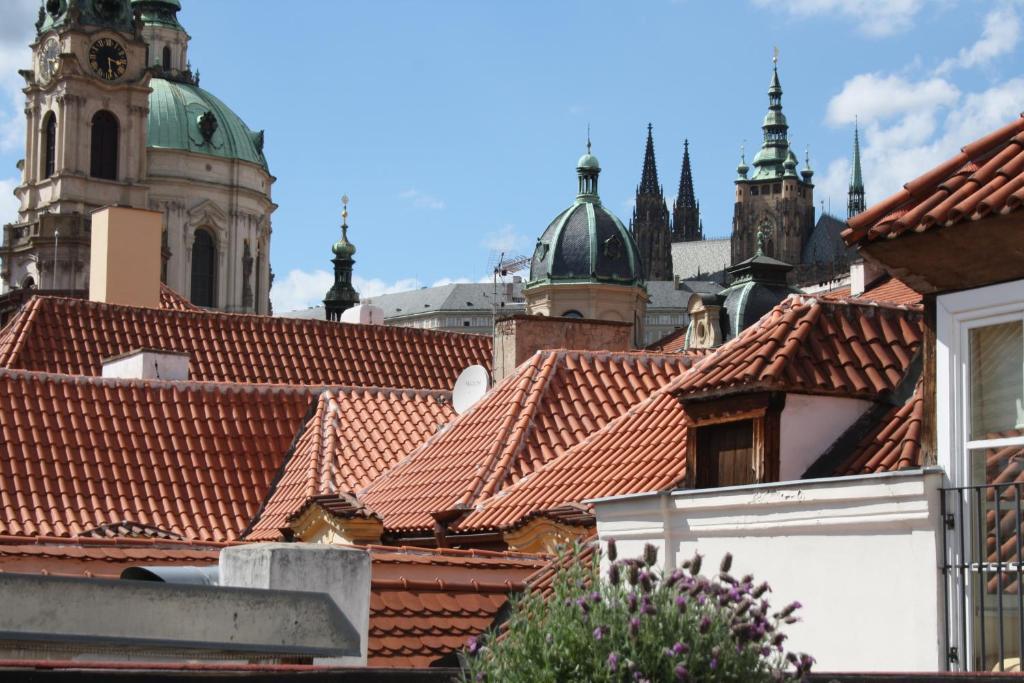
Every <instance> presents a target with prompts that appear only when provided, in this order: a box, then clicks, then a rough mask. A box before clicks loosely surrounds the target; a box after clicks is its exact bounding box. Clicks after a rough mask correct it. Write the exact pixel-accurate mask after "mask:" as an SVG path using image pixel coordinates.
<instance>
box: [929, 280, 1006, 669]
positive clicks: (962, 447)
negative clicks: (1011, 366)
mask: <svg viewBox="0 0 1024 683" xmlns="http://www.w3.org/2000/svg"><path fill="white" fill-rule="evenodd" d="M935 315H936V320H935V322H936V335H935V336H936V338H935V364H936V367H935V383H936V387H935V389H936V436H937V437H938V443H937V451H938V452H937V459H938V464H939V466H940V467H942V468H943V469H944V470H945V471H946V475H947V477H948V478H949V480H950V482H951V483H952V485H953V486H957V487H960V486H972V485H974V484H975V482H973V481H972V476H971V467H970V463H969V461H968V458H969V454H970V451H971V450H975V449H980V448H988V447H994V446H1008V445H1018V444H1022V445H1024V437H1011V438H1005V439H977V440H972V439H970V432H969V430H968V426H969V424H970V407H971V395H970V390H971V386H970V381H969V375H970V354H969V342H968V339H969V335H970V332H971V330H973V329H977V328H980V327H988V326H991V325H998V324H1000V323H1006V322H1013V321H1017V320H1024V280H1016V281H1013V282H1007V283H1003V284H998V285H990V286H988V287H978V288H976V289H969V290H965V291H962V292H955V293H952V294H943V295H940V296H938V297H936V306H935ZM980 483H984V482H980ZM968 502H969V497H968V500H967V501H965V504H966V503H968ZM968 507H969V506H968ZM965 512H966V509H965ZM957 523H958V525H962V532H963V534H964V545H965V547H966V548H967V549H968V558H966V559H968V560H969V561H971V562H974V561H975V560H973V559H972V554H973V549H974V548H975V540H974V539H973V538H972V536H973V534H972V533H971V532H972V525H971V524H970V523H965V520H957ZM945 552H946V555H947V557H946V559H947V561H948V562H951V563H952V562H958V561H960V559H961V558H959V557H957V556H956V555H955V552H956V549H955V548H954V547H952V546H951V547H949V548H946V550H945ZM971 575H972V573H968V576H967V578H968V580H966V581H965V580H964V578H963V576H961V578H960V579H959V581H958V583H960V582H962V583H960V585H957V586H955V587H953V591H952V593H951V594H952V595H957V594H958V593H959V591H961V590H963V591H966V592H965V595H966V596H967V605H966V608H967V614H968V615H972V614H974V611H975V610H974V596H973V593H974V586H972V585H971V581H970V580H969V579H970V577H971ZM956 602H957V601H955V600H952V601H950V605H949V607H950V610H949V612H948V613H947V615H946V616H947V619H950V620H951V621H950V623H951V624H953V625H954V626H953V628H952V629H950V633H951V640H950V644H951V645H957V646H958V648H959V650H960V653H961V655H960V664H959V668H961V669H963V670H966V669H969V668H970V665H971V663H972V662H973V661H974V639H973V638H972V637H971V634H970V633H962V632H961V631H962V627H961V624H962V623H963V615H961V614H960V611H959V610H960V607H959V605H958V604H956ZM967 623H968V624H972V623H973V620H972V619H971V618H970V617H968V618H967Z"/></svg>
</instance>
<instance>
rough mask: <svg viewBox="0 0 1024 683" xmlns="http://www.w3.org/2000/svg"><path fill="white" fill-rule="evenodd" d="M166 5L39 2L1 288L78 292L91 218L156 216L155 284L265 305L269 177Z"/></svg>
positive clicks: (209, 303) (171, 4)
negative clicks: (204, 79)
mask: <svg viewBox="0 0 1024 683" xmlns="http://www.w3.org/2000/svg"><path fill="white" fill-rule="evenodd" d="M180 9H181V5H180V2H179V0H46V1H45V2H44V3H43V5H42V7H41V8H40V11H39V19H38V21H37V23H36V30H37V34H36V40H35V42H34V43H33V44H32V45H31V48H32V53H33V65H32V69H31V70H26V71H22V75H23V76H24V77H25V81H26V87H25V89H24V93H25V99H26V101H25V111H26V116H27V134H26V143H25V158H24V160H23V162H22V164H21V171H22V177H21V183H20V184H19V186H18V188H17V189H16V190H15V194H16V196H17V198H18V200H19V202H20V206H19V213H18V220H17V222H16V223H13V224H11V225H7V226H5V227H4V236H3V246H2V248H0V261H2V267H0V276H2V281H3V287H4V290H5V291H9V290H11V289H14V288H40V289H48V290H63V291H68V292H80V291H83V290H86V289H87V288H88V282H89V245H90V213H91V212H92V211H93V210H95V209H97V208H100V207H102V206H109V205H114V204H118V205H121V206H130V207H136V208H148V209H152V210H156V211H160V212H162V213H163V214H164V226H163V249H162V257H163V259H162V263H163V272H162V274H161V275H162V279H163V281H164V282H165V283H166V284H168V285H169V286H171V287H172V288H173V289H175V290H177V291H179V292H182V293H183V294H185V295H186V296H187V297H188V298H189V299H190V300H191V301H192V302H193V303H195V304H197V305H200V306H204V307H208V308H216V309H220V310H226V311H237V312H252V313H267V312H269V308H270V300H269V292H270V284H271V282H270V280H271V273H270V236H271V215H272V214H273V212H274V210H275V209H276V205H275V204H274V203H273V201H272V199H271V186H272V184H273V182H274V177H273V176H272V175H271V174H270V170H269V167H268V165H267V160H266V158H265V157H264V155H263V142H264V136H263V132H262V131H260V132H254V131H252V130H250V129H249V128H248V127H247V126H246V124H245V123H244V122H243V121H242V120H241V118H239V117H238V115H237V114H235V113H234V112H233V111H232V110H231V109H230V108H228V107H227V106H226V105H224V103H223V102H221V101H220V100H219V99H217V98H216V97H215V96H214V95H212V94H211V93H209V92H207V91H206V90H203V89H202V88H200V87H199V77H198V72H195V73H193V71H192V68H191V66H190V64H189V59H188V46H189V35H188V33H187V32H186V31H185V29H184V27H182V26H181V24H180V23H179V22H178V18H177V14H178V12H179V11H180Z"/></svg>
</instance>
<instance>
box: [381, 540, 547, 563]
mask: <svg viewBox="0 0 1024 683" xmlns="http://www.w3.org/2000/svg"><path fill="white" fill-rule="evenodd" d="M362 547H363V548H365V549H366V550H368V551H369V552H370V554H371V555H372V554H373V553H374V552H381V553H392V554H403V555H406V554H408V555H414V556H417V557H422V556H433V555H440V556H442V557H477V558H480V559H517V560H545V561H547V560H548V559H550V557H551V556H550V555H548V554H547V553H525V552H520V551H516V550H485V549H482V548H426V547H423V546H415V545H381V544H369V545H364V546H362Z"/></svg>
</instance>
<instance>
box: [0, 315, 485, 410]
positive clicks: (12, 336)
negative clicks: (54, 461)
mask: <svg viewBox="0 0 1024 683" xmlns="http://www.w3.org/2000/svg"><path fill="white" fill-rule="evenodd" d="M140 348H150V349H161V350H167V351H177V352H183V353H187V354H189V355H190V357H191V364H190V372H191V377H192V379H194V380H197V381H213V382H249V383H263V384H310V385H314V384H315V385H350V386H381V387H401V388H408V389H441V390H450V389H451V388H452V385H454V383H455V379H456V377H458V374H459V372H460V371H462V370H463V369H464V368H465V367H467V366H469V365H473V364H481V365H484V366H487V367H490V363H491V340H490V339H489V338H487V337H483V336H480V335H469V334H454V333H450V332H434V331H427V330H417V329H412V328H404V327H385V326H379V325H354V324H345V323H334V322H327V321H321V320H297V319H291V318H271V317H267V316H258V315H239V314H231V313H216V312H207V311H191V310H161V309H153V308H134V307H129V306H113V305H109V304H101V303H95V302H90V301H82V300H78V299H64V298H56V297H33V298H32V299H31V300H30V301H29V302H28V303H27V304H25V306H24V308H22V309H21V311H19V312H18V313H17V315H15V316H14V318H12V320H11V322H10V323H9V324H8V325H7V326H6V327H5V328H4V329H3V330H2V331H0V367H6V368H16V369H22V370H38V371H42V372H53V373H62V374H69V375H93V376H97V375H100V374H101V372H102V361H103V359H104V358H110V357H112V356H116V355H119V354H123V353H127V352H129V351H133V350H136V349H140Z"/></svg>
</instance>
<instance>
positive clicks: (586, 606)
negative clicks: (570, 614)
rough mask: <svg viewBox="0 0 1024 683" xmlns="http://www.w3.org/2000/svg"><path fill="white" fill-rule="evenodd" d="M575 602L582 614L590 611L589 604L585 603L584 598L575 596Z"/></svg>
mask: <svg viewBox="0 0 1024 683" xmlns="http://www.w3.org/2000/svg"><path fill="white" fill-rule="evenodd" d="M576 604H577V605H578V606H579V608H580V609H581V610H583V613H584V614H586V613H587V612H589V611H590V605H589V604H588V603H587V600H586V598H576Z"/></svg>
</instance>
